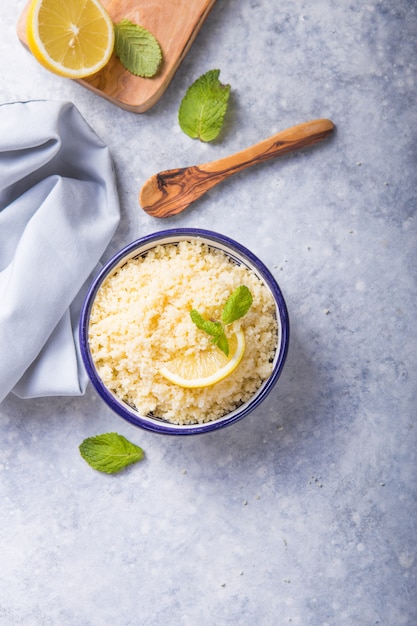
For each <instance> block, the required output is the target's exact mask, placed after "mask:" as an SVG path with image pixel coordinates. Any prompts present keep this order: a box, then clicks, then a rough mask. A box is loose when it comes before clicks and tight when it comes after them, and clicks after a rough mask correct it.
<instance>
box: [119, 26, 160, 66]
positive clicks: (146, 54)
mask: <svg viewBox="0 0 417 626" xmlns="http://www.w3.org/2000/svg"><path fill="white" fill-rule="evenodd" d="M114 36H115V39H114V52H115V55H116V56H117V57H118V58H119V59H120V62H121V64H122V65H123V67H125V68H126V69H127V70H128V71H129V72H130V73H131V74H134V75H135V76H141V77H142V78H152V76H155V74H156V73H157V72H158V70H159V67H160V65H161V62H162V51H161V47H160V45H159V43H158V41H157V40H156V39H155V37H154V36H153V35H152V33H150V32H149V31H148V30H146V28H143V26H139V24H135V23H134V22H131V21H130V20H121V21H120V22H119V23H118V24H115V25H114Z"/></svg>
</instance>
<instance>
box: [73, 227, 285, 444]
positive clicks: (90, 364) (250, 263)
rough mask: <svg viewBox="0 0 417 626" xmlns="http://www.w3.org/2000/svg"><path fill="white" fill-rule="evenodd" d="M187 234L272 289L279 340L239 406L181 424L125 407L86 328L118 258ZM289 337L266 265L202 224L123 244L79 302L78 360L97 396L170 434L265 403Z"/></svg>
mask: <svg viewBox="0 0 417 626" xmlns="http://www.w3.org/2000/svg"><path fill="white" fill-rule="evenodd" d="M187 239H201V240H202V241H204V242H205V243H207V244H208V245H209V246H210V245H211V247H216V245H215V244H218V246H219V249H220V250H222V251H223V252H224V253H225V254H228V255H229V256H230V257H231V258H232V259H234V260H235V261H237V262H238V263H243V264H245V265H246V266H247V267H249V268H250V269H251V270H252V271H255V273H256V274H258V275H259V276H260V277H261V278H262V280H263V281H264V282H265V283H266V285H267V287H268V288H269V289H270V291H271V292H272V295H273V298H274V300H275V304H276V312H277V318H278V323H279V326H280V344H279V350H277V351H276V354H275V358H274V369H273V372H272V374H271V375H270V376H269V377H268V378H267V379H266V380H265V381H263V383H262V385H261V386H260V388H259V389H258V390H257V392H256V393H255V395H254V396H253V397H252V398H251V399H250V400H248V401H247V402H246V403H244V404H243V405H241V406H240V407H237V408H236V409H235V410H234V411H232V412H231V413H228V414H227V415H225V416H223V417H221V418H218V419H217V420H212V421H210V422H205V423H203V424H200V423H199V424H184V425H181V424H174V423H171V422H168V421H166V420H162V419H161V418H154V417H149V416H142V415H140V414H139V413H138V411H137V410H136V409H133V408H132V407H129V405H128V404H126V403H124V402H123V401H122V400H120V399H118V398H117V397H116V396H115V394H114V393H113V392H111V391H110V390H109V389H108V388H107V387H106V386H105V385H104V383H103V382H102V381H101V378H100V377H99V375H98V372H97V370H96V368H95V365H94V361H93V358H92V356H91V352H90V348H89V343H88V328H89V322H90V314H91V309H92V305H93V302H94V299H95V297H96V294H97V292H98V290H99V289H100V287H101V285H102V283H103V282H104V280H105V279H106V278H107V277H108V276H109V275H111V273H112V271H114V270H115V269H116V268H117V267H118V266H121V262H122V261H123V260H124V259H126V260H129V259H131V258H134V257H135V256H140V255H142V254H144V253H145V252H146V251H147V250H150V249H152V248H154V247H156V246H157V245H165V244H173V243H175V242H176V241H181V240H187ZM289 336H290V323H289V315H288V309H287V305H286V302H285V299H284V296H283V294H282V291H281V288H280V287H279V285H278V283H277V281H276V279H275V278H274V276H273V274H272V273H271V272H270V270H269V269H268V268H267V267H266V265H265V264H264V263H263V262H262V261H261V260H260V259H259V258H258V257H257V256H256V255H255V254H254V253H253V252H251V251H250V250H249V249H248V248H246V247H245V246H244V245H242V244H241V243H239V242H237V241H236V240H234V239H232V238H230V237H228V236H227V235H223V234H220V233H217V232H215V231H211V230H205V229H201V228H171V229H166V230H161V231H156V232H153V233H151V234H148V235H144V236H143V237H140V238H138V239H135V240H134V241H132V242H131V243H129V244H127V245H126V246H124V247H123V248H121V249H120V250H119V251H118V252H116V253H115V254H114V255H113V256H112V257H111V258H110V259H109V260H108V261H107V262H106V263H105V265H104V266H103V267H102V268H101V269H100V270H99V272H98V273H97V275H96V276H95V277H94V278H93V280H92V282H91V284H90V286H89V288H88V291H87V294H86V296H85V298H84V301H83V304H82V308H81V313H80V321H79V344H80V352H81V357H82V361H83V363H84V366H85V369H86V371H87V374H88V377H89V379H90V382H91V383H92V385H93V387H94V388H95V390H96V392H97V393H98V395H99V396H100V397H101V398H102V400H104V402H105V403H106V404H107V405H108V406H109V407H110V408H111V409H112V410H113V411H114V412H115V413H116V414H117V415H118V416H119V417H122V418H123V419H125V420H126V421H128V422H129V423H131V424H133V425H134V426H137V427H140V428H143V429H145V430H148V431H152V432H155V433H159V434H169V435H194V434H202V433H205V432H213V431H216V430H219V429H220V428H223V427H225V426H228V425H231V424H233V423H235V422H236V421H238V420H240V419H242V418H243V417H245V416H246V415H248V414H249V413H250V412H252V411H253V410H254V409H255V408H256V407H257V406H258V405H259V404H261V402H263V400H264V399H265V398H266V396H267V395H269V393H270V392H271V390H272V388H273V387H274V386H275V384H276V382H277V380H278V378H279V377H280V375H281V372H282V369H283V367H284V364H285V361H286V358H287V354H288V346H289Z"/></svg>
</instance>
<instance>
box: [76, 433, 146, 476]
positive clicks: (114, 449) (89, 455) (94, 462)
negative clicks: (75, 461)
mask: <svg viewBox="0 0 417 626" xmlns="http://www.w3.org/2000/svg"><path fill="white" fill-rule="evenodd" d="M79 450H80V454H81V456H82V458H83V459H84V460H85V461H86V462H87V463H88V464H89V465H90V466H91V467H92V468H93V469H96V470H98V471H99V472H105V473H106V474H115V473H116V472H120V471H121V470H122V469H124V468H125V467H127V466H128V465H131V464H132V463H137V462H138V461H140V460H141V459H143V457H144V452H143V450H142V448H139V446H137V445H135V444H134V443H132V442H131V441H129V440H128V439H126V437H123V435H119V434H118V433H105V434H103V435H96V436H95V437H88V438H87V439H84V441H83V442H82V443H81V445H80V446H79Z"/></svg>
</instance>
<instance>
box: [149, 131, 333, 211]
mask: <svg viewBox="0 0 417 626" xmlns="http://www.w3.org/2000/svg"><path fill="white" fill-rule="evenodd" d="M333 130H334V124H333V122H331V121H330V120H327V119H321V120H313V121H311V122H304V124H298V125H297V126H292V127H291V128H288V129H287V130H283V131H281V132H279V133H277V134H276V135H273V136H272V137H269V139H264V140H263V141H260V142H259V143H257V144H255V145H254V146H251V147H250V148H246V149H245V150H241V151H240V152H237V153H236V154H232V155H231V156H228V157H225V158H223V159H219V160H218V161H211V162H210V163H204V164H203V165H193V166H190V167H182V168H178V169H172V170H166V171H164V172H160V173H159V174H154V175H153V176H151V178H149V179H148V180H147V181H146V182H145V184H144V185H143V187H142V189H141V191H140V194H139V203H140V205H141V207H142V208H143V210H144V211H146V213H149V215H152V216H153V217H170V216H171V215H176V214H177V213H180V212H181V211H183V210H184V209H186V208H187V207H188V206H189V205H190V204H191V203H192V202H194V200H196V199H197V198H199V197H200V196H201V195H203V194H204V193H205V192H206V191H208V189H210V188H211V187H214V185H217V184H218V183H220V182H221V181H222V180H224V179H225V178H227V177H228V176H231V175H232V174H236V173H237V172H240V171H242V170H244V169H245V168H247V167H251V166H252V165H256V164H257V163H262V162H263V161H267V160H268V159H273V158H275V157H277V156H280V155H282V154H288V153H289V152H294V151H295V150H300V149H301V148H305V147H306V146H311V145H312V144H314V143H317V142H318V141H321V140H322V139H324V138H325V137H327V136H328V135H329V134H330V133H331V132H332V131H333Z"/></svg>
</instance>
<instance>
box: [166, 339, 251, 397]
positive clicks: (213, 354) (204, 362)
mask: <svg viewBox="0 0 417 626" xmlns="http://www.w3.org/2000/svg"><path fill="white" fill-rule="evenodd" d="M228 342H229V356H226V355H225V354H224V352H222V351H221V350H220V349H219V348H217V347H216V346H214V345H210V346H208V347H207V349H205V350H201V351H199V352H195V353H193V354H183V355H178V356H176V357H175V358H174V359H172V360H171V361H169V362H168V363H167V364H166V365H164V367H161V368H160V370H159V372H160V374H162V376H163V377H164V378H166V379H167V380H169V381H170V382H171V383H174V384H175V385H179V386H180V387H188V388H195V387H209V386H210V385H214V384H215V383H218V382H220V381H221V380H223V378H226V376H229V375H230V374H231V373H232V372H233V371H234V370H235V369H236V368H237V366H238V365H239V363H240V361H241V360H242V357H243V354H244V352H245V335H244V334H243V331H241V330H238V331H237V332H235V333H233V334H232V335H231V336H230V338H228Z"/></svg>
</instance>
